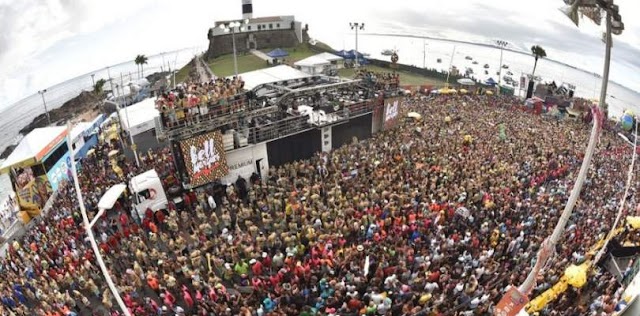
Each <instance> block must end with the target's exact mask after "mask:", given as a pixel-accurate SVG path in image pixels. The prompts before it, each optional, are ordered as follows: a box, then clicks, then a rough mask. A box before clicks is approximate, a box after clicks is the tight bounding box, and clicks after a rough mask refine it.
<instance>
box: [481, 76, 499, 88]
mask: <svg viewBox="0 0 640 316" xmlns="http://www.w3.org/2000/svg"><path fill="white" fill-rule="evenodd" d="M484 84H485V85H487V86H495V85H497V84H498V83H497V82H496V81H495V80H493V78H489V79H487V81H485V82H484Z"/></svg>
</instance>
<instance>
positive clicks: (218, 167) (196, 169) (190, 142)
mask: <svg viewBox="0 0 640 316" xmlns="http://www.w3.org/2000/svg"><path fill="white" fill-rule="evenodd" d="M180 149H181V151H182V155H183V157H184V160H185V161H184V163H185V169H186V171H187V174H188V175H189V178H190V179H191V181H190V182H191V185H193V186H199V185H203V184H205V183H208V182H212V181H214V180H216V179H220V178H222V177H224V176H225V175H226V174H227V173H228V172H229V169H228V167H227V162H226V160H225V157H224V149H223V146H222V135H221V134H220V132H217V131H216V132H211V133H207V134H204V135H199V136H196V137H193V138H190V139H187V140H184V141H182V142H180Z"/></svg>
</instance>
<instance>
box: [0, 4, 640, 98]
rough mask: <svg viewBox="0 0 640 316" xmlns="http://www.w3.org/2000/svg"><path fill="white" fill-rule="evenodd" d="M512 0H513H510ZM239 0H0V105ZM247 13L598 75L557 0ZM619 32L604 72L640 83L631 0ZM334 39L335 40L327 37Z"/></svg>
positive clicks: (586, 33)
mask: <svg viewBox="0 0 640 316" xmlns="http://www.w3.org/2000/svg"><path fill="white" fill-rule="evenodd" d="M516 2H517V4H516ZM240 3H241V0H225V1H222V0H217V1H213V0H200V1H196V0H180V1H171V0H134V1H131V0H126V1H125V0H110V1H93V0H0V30H2V31H1V32H0V108H2V107H4V106H6V105H7V104H11V103H13V102H15V101H18V100H20V99H22V98H24V97H26V96H28V95H30V94H33V93H35V92H36V91H38V90H39V89H43V88H47V87H49V86H51V85H54V84H56V83H59V82H61V81H64V80H66V79H69V78H72V77H75V76H78V75H81V74H84V73H87V72H89V71H92V70H95V69H99V68H103V67H105V66H107V65H111V64H116V63H120V62H123V61H126V60H132V59H133V57H134V56H135V55H137V54H146V55H153V54H157V53H160V52H163V51H171V50H175V49H180V48H185V47H194V46H197V47H201V48H202V49H205V48H206V45H207V39H206V34H207V29H208V28H209V27H211V26H212V25H213V23H214V22H215V21H216V20H221V19H234V18H239V17H240V16H241V6H240ZM253 3H254V4H253V5H254V16H268V15H290V14H294V15H296V17H297V19H298V20H301V21H303V22H304V23H308V24H309V27H310V33H311V36H312V37H313V38H316V39H318V40H321V41H327V42H334V43H335V42H336V38H341V37H344V36H345V35H346V34H349V33H350V30H349V28H348V22H350V21H359V22H365V23H366V25H367V27H366V30H365V31H366V32H385V33H388V32H394V33H405V34H407V33H411V34H417V35H428V36H435V37H442V38H455V39H463V40H471V41H475V42H488V41H490V40H494V39H496V38H501V39H504V40H507V41H509V42H510V43H512V44H513V46H514V47H515V48H519V49H523V50H524V49H526V48H527V47H530V46H531V45H533V44H540V45H542V46H543V47H545V48H546V50H547V54H548V55H549V56H550V57H552V58H554V59H557V60H560V61H563V62H566V63H569V64H572V65H576V66H579V67H586V68H590V69H587V70H589V71H594V72H597V73H600V72H601V71H602V66H601V61H602V55H603V47H604V46H603V44H602V42H601V41H600V38H601V31H602V27H599V26H597V25H595V24H593V23H592V22H591V21H588V20H584V19H583V20H582V21H581V25H580V28H577V27H575V26H574V25H573V24H572V23H571V22H570V21H569V20H568V19H567V18H565V17H564V16H563V15H562V13H560V12H559V11H558V8H559V7H560V6H562V5H563V2H562V1H561V0H539V1H512V0H482V1H479V0H447V1H441V0H437V1H436V0H406V1H405V0H400V1H379V0H374V1H372V0H368V1H360V0H350V1H337V0H322V1H300V0H297V1H296V0H268V1H267V0H253ZM616 3H617V4H618V5H619V6H620V11H621V13H622V16H623V21H624V22H625V27H626V30H625V32H624V33H623V34H622V35H621V36H616V37H615V38H614V51H613V59H614V61H615V63H614V64H613V66H612V71H611V79H612V80H615V81H617V82H619V83H622V84H624V85H625V86H627V87H630V88H632V89H634V90H636V91H640V59H639V58H638V56H640V20H638V19H635V17H636V16H637V14H638V13H640V3H639V2H638V0H616ZM334 45H335V44H334Z"/></svg>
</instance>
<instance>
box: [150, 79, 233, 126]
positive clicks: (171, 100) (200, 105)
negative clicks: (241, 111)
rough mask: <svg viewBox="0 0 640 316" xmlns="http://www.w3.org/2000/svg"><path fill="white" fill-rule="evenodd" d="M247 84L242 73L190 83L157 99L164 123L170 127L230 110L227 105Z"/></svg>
mask: <svg viewBox="0 0 640 316" xmlns="http://www.w3.org/2000/svg"><path fill="white" fill-rule="evenodd" d="M243 88H244V81H243V80H242V78H241V77H233V78H226V79H225V78H216V79H212V80H211V81H209V82H203V83H187V84H185V85H180V86H178V87H177V88H176V89H174V90H172V91H167V92H164V93H162V94H161V95H160V96H159V97H158V98H157V99H156V108H157V109H158V110H159V111H160V116H161V120H162V122H163V124H164V125H165V126H167V127H173V126H176V125H183V124H185V123H187V124H188V123H193V122H196V121H199V120H200V119H201V118H202V117H203V116H214V115H220V114H222V113H221V112H222V111H230V110H231V109H229V108H227V107H226V106H227V105H228V104H229V103H230V102H232V101H233V100H234V99H235V98H236V97H237V96H238V95H239V94H240V92H241V91H242V89H243Z"/></svg>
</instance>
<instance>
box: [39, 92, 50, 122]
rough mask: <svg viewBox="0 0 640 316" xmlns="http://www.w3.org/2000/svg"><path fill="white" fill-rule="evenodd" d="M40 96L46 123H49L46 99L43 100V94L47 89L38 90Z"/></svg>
mask: <svg viewBox="0 0 640 316" xmlns="http://www.w3.org/2000/svg"><path fill="white" fill-rule="evenodd" d="M38 93H39V94H40V96H41V97H42V104H43V105H44V113H45V114H46V115H47V123H48V125H51V116H49V110H48V109H47V101H45V100H44V94H45V93H47V89H43V90H40V91H38Z"/></svg>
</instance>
